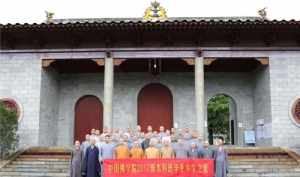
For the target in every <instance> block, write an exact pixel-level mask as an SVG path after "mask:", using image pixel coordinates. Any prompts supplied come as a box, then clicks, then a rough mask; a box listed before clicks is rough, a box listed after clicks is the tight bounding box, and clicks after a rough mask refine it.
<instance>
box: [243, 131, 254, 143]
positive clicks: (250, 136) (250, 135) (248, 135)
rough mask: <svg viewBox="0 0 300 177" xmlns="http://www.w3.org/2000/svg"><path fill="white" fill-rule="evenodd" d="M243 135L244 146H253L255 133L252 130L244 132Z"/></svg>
mask: <svg viewBox="0 0 300 177" xmlns="http://www.w3.org/2000/svg"><path fill="white" fill-rule="evenodd" d="M244 135H245V137H244V138H245V143H246V144H255V132H254V131H253V130H246V131H245V132H244Z"/></svg>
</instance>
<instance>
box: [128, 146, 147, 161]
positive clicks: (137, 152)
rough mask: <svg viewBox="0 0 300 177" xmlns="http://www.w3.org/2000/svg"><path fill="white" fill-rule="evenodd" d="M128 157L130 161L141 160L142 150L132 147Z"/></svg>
mask: <svg viewBox="0 0 300 177" xmlns="http://www.w3.org/2000/svg"><path fill="white" fill-rule="evenodd" d="M130 156H131V158H132V159H142V158H143V157H144V151H143V149H142V148H138V147H133V148H132V149H131V150H130Z"/></svg>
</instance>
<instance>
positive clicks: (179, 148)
mask: <svg viewBox="0 0 300 177" xmlns="http://www.w3.org/2000/svg"><path fill="white" fill-rule="evenodd" d="M174 151H175V157H176V159H186V158H188V147H187V145H186V144H185V142H184V141H183V140H182V139H178V142H177V144H176V145H175V148H174Z"/></svg>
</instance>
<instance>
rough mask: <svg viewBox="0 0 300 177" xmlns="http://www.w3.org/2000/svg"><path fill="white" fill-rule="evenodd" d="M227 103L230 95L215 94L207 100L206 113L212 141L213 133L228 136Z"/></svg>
mask: <svg viewBox="0 0 300 177" xmlns="http://www.w3.org/2000/svg"><path fill="white" fill-rule="evenodd" d="M229 104H230V97H228V96H226V95H223V94H221V95H216V96H214V97H213V98H211V99H210V100H209V102H208V106H207V112H208V113H207V114H208V132H209V136H210V141H212V139H211V138H212V137H213V135H216V134H222V135H227V138H228V137H229V133H230V132H229Z"/></svg>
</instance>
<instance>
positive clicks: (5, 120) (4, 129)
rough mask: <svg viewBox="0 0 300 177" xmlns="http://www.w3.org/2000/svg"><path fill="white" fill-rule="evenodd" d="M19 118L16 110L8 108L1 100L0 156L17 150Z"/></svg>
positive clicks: (3, 156)
mask: <svg viewBox="0 0 300 177" xmlns="http://www.w3.org/2000/svg"><path fill="white" fill-rule="evenodd" d="M17 128H18V120H17V113H16V110H12V109H9V108H6V107H5V106H4V104H3V103H1V102H0V158H1V159H3V158H5V157H6V156H7V155H9V154H10V153H11V152H13V151H15V150H16V147H17V143H18V136H17Z"/></svg>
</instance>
